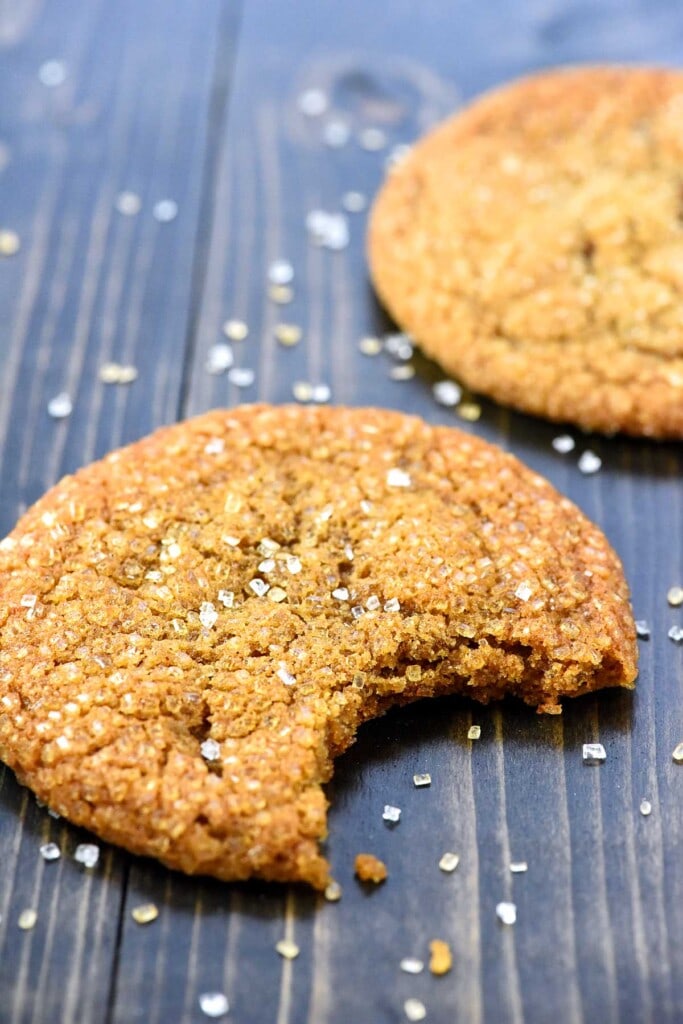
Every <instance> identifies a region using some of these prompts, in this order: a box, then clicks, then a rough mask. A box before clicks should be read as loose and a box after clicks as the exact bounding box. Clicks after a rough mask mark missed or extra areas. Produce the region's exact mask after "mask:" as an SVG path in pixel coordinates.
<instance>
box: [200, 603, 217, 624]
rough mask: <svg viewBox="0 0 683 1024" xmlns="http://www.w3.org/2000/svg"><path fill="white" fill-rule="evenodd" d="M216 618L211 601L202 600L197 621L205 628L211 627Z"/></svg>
mask: <svg viewBox="0 0 683 1024" xmlns="http://www.w3.org/2000/svg"><path fill="white" fill-rule="evenodd" d="M217 620H218V612H217V611H216V609H215V607H214V605H213V603H212V602H211V601H202V605H201V608H200V609H199V621H200V622H201V624H202V626H204V628H205V629H211V627H212V626H215V625H216V622H217Z"/></svg>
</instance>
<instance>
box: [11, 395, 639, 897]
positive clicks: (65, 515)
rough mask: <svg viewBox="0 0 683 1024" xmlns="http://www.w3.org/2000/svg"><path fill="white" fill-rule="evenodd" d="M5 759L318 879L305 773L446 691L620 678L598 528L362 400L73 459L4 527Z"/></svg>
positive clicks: (211, 865)
mask: <svg viewBox="0 0 683 1024" xmlns="http://www.w3.org/2000/svg"><path fill="white" fill-rule="evenodd" d="M0 593H1V596H2V600H1V601H0V756H1V757H2V759H3V760H4V761H6V762H7V764H9V765H10V766H11V767H12V768H13V769H14V770H15V771H16V773H17V775H18V777H19V778H20V780H22V781H23V782H25V783H26V784H27V785H29V786H30V787H31V788H32V789H33V790H34V791H35V793H36V794H37V795H38V796H39V797H40V799H41V800H43V801H45V802H46V803H48V804H49V805H50V806H51V807H52V808H54V809H55V810H57V811H59V812H60V813H61V814H63V815H64V816H65V817H67V818H69V819H70V820H71V821H74V822H76V823H77V824H79V825H84V826H86V827H88V828H90V829H92V830H93V831H94V832H96V833H97V834H98V835H100V836H102V837H103V838H104V839H107V840H110V841H112V842H114V843H119V844H120V845H122V846H125V847H126V848H127V849H129V850H132V851H134V852H136V853H143V854H150V855H152V856H154V857H158V858H159V859H160V860H161V861H163V862H164V863H165V864H167V865H169V866H171V867H174V868H180V869H181V870H183V871H186V872H189V873H194V872H201V873H205V874H211V875H215V876H217V877H219V878H224V879H236V878H247V877H249V876H252V875H257V876H260V877H263V878H269V879H278V880H283V881H284V880H303V881H307V882H310V883H312V884H313V885H315V886H324V885H325V883H326V881H327V880H328V865H327V863H326V861H325V860H324V859H323V857H322V855H321V853H320V850H319V847H318V842H319V840H320V839H321V838H323V837H324V835H325V812H326V803H325V797H324V795H323V790H322V788H321V785H322V783H324V782H325V781H326V780H327V779H329V777H330V774H331V767H332V758H333V757H334V756H336V755H337V754H339V753H340V752H341V751H343V750H344V749H345V748H346V747H348V746H349V744H350V743H351V742H352V740H353V737H354V734H355V731H356V729H357V727H358V726H359V725H360V723H361V722H363V721H364V720H365V719H368V718H371V717H372V716H374V715H377V714H380V713H381V712H383V711H384V710H385V709H386V708H388V707H389V706H390V705H391V704H395V703H405V702H408V701H413V700H416V699H417V698H419V697H425V696H430V695H432V694H442V693H464V694H467V695H469V696H472V697H476V698H478V699H480V700H484V701H488V700H491V699H495V698H498V697H502V696H503V695H504V694H506V693H512V694H515V695H517V696H519V697H521V698H522V699H523V700H525V701H527V702H529V703H530V704H532V705H534V706H538V707H539V708H540V709H542V710H546V711H559V704H558V702H559V699H560V698H561V697H562V696H563V695H573V694H581V693H585V692H587V691H589V690H593V689H596V688H598V687H601V686H631V685H632V683H633V679H634V677H635V660H636V652H635V643H634V626H633V621H632V617H631V612H630V609H629V605H628V598H627V589H626V585H625V583H624V579H623V576H622V573H621V568H620V566H619V562H618V560H617V558H616V556H615V555H614V553H613V552H612V551H611V549H610V548H609V546H608V544H607V542H606V540H605V538H604V537H603V535H602V534H601V533H600V531H599V530H598V529H597V528H596V527H595V526H593V525H591V523H589V522H588V521H587V520H586V519H585V518H584V517H583V516H582V515H581V513H580V512H579V511H578V510H577V509H576V508H575V507H574V506H573V505H572V504H571V503H570V502H568V501H567V500H565V499H564V498H562V497H561V496H560V495H558V494H557V493H556V492H555V491H554V490H553V489H552V488H551V487H550V485H549V484H548V483H546V482H545V481H544V480H542V479H541V478H539V477H538V476H536V475H534V474H533V473H531V472H530V471H529V470H528V469H526V468H525V467H524V466H522V465H521V464H520V463H519V462H518V461H517V460H516V459H514V458H513V457H512V456H510V455H506V454H504V453H503V452H501V451H499V450H498V449H496V448H494V447H492V446H491V445H488V444H486V443H485V442H483V441H480V440H477V439H476V438H474V437H470V436H468V435H466V434H462V433H460V432H458V431H456V430H453V429H449V428H444V427H430V426H428V425H427V424H426V423H423V422H422V421H421V420H418V419H414V418H412V417H408V416H404V415H401V414H399V413H392V412H384V411H379V410H373V409H341V408H340V409H334V408H302V407H287V406H285V407H280V408H273V407H269V406H243V407H241V408H239V409H236V410H232V411H217V412H213V413H209V414H207V415H204V416H200V417H198V418H197V419H194V420H190V421H188V422H186V423H181V424H178V425H177V426H172V427H168V428H165V429H163V430H160V431H158V432H157V433H155V434H153V435H152V436H151V437H148V438H145V439H144V440H142V441H140V442H138V443H137V444H133V445H131V446H130V447H128V448H124V449H122V450H120V451H117V452H114V453H113V454H111V455H109V456H107V458H105V459H103V460H102V461H101V462H97V463H94V464H93V465H91V466H88V467H86V468H85V469H83V470H81V471H80V472H78V473H76V475H75V476H71V477H66V478H65V479H64V480H62V481H61V483H59V484H57V486H56V487H54V488H53V489H52V490H51V491H49V492H48V494H46V495H45V497H44V498H42V499H41V500H40V501H39V502H38V503H37V504H36V505H34V506H33V507H32V508H31V509H29V511H28V512H27V513H26V514H25V516H24V517H23V518H22V519H21V521H20V522H19V524H18V526H17V527H16V529H15V530H14V532H13V533H12V534H11V535H10V536H9V537H8V538H6V539H5V540H4V541H2V543H1V544H0Z"/></svg>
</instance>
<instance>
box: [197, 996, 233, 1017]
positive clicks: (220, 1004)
mask: <svg viewBox="0 0 683 1024" xmlns="http://www.w3.org/2000/svg"><path fill="white" fill-rule="evenodd" d="M199 1009H200V1010H201V1011H202V1013H204V1014H206V1016H207V1017H224V1016H225V1014H226V1013H227V1012H228V1011H229V1009H230V1003H229V1002H228V997H227V996H226V995H225V993H223V992H202V994H201V995H200V997H199Z"/></svg>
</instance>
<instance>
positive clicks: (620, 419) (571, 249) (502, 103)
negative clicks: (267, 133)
mask: <svg viewBox="0 0 683 1024" xmlns="http://www.w3.org/2000/svg"><path fill="white" fill-rule="evenodd" d="M682 167H683V74H681V73H679V72H675V71H665V70H656V69H647V68H625V67H584V68H573V69H565V70H560V71H552V72H549V73H545V74H540V75H536V76H534V77H531V78H526V79H523V80H521V81H518V82H514V83H513V84H511V85H507V86H504V87H503V88H501V89H498V90H496V91H494V92H491V93H489V94H487V95H485V96H483V97H482V98H481V99H478V100H476V101H475V102H474V103H473V104H472V105H471V106H470V107H469V108H467V109H465V110H464V111H462V112H461V113H458V114H457V115H456V116H455V117H453V118H451V119H450V120H448V121H446V122H445V123H444V124H442V125H440V126H439V127H437V128H436V129H435V130H434V131H433V132H431V134H429V135H427V136H426V137H425V138H424V139H423V140H422V141H420V142H419V143H418V144H417V145H416V146H415V147H414V148H413V150H412V151H411V152H410V153H409V155H408V157H407V158H406V159H405V161H403V162H402V163H401V164H400V165H399V166H398V167H396V168H395V169H394V170H393V171H392V172H391V173H390V174H389V176H388V178H387V181H386V183H385V185H384V187H383V188H382V190H381V192H380V194H379V196H378V198H377V201H376V203H375V206H374V209H373V212H372V217H371V224H370V232H369V260H370V268H371V273H372V277H373V280H374V283H375V286H376V288H377V291H378V293H379V295H380V297H381V299H382V301H383V302H384V304H385V305H386V307H387V309H388V310H389V312H390V313H391V314H392V316H394V317H395V318H396V320H397V321H398V323H399V324H401V325H402V326H403V327H404V328H405V329H406V330H407V331H409V332H410V333H411V334H412V335H413V336H414V337H415V339H416V341H417V342H418V343H419V344H420V345H421V346H422V347H423V348H424V350H425V352H427V353H428V354H429V355H430V356H432V357H433V358H434V359H436V360H437V361H438V362H440V363H441V364H442V365H443V366H444V367H445V368H446V369H447V370H448V371H450V372H451V373H452V374H454V375H455V376H456V377H458V378H459V379H460V380H462V381H463V382H464V383H466V384H467V385H468V386H469V387H470V388H472V389H474V390H477V391H480V392H482V393H483V394H486V395H489V396H491V397H492V398H495V399H496V400H498V401H500V402H503V403H506V404H509V405H512V406H515V407H516V408H518V409H521V410H523V411H525V412H530V413H535V414H537V415H539V416H545V417H547V418H549V419H551V420H567V421H570V422H573V423H576V424H577V425H579V426H580V427H583V428H587V429H592V430H598V431H602V432H605V433H614V432H617V431H624V432H626V433H629V434H635V435H644V436H649V437H655V438H681V437H683V173H682V171H681V168H682Z"/></svg>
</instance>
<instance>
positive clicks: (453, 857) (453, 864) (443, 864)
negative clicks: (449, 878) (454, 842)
mask: <svg viewBox="0 0 683 1024" xmlns="http://www.w3.org/2000/svg"><path fill="white" fill-rule="evenodd" d="M459 863H460V857H459V855H458V854H457V853H451V852H450V851H449V852H447V853H444V854H443V856H442V857H441V860H440V861H439V867H440V869H441V870H442V871H445V872H446V873H447V874H450V873H451V872H452V871H455V869H456V868H457V866H458V864H459Z"/></svg>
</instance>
